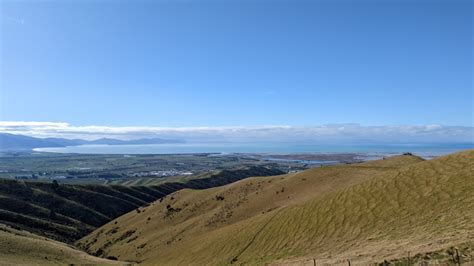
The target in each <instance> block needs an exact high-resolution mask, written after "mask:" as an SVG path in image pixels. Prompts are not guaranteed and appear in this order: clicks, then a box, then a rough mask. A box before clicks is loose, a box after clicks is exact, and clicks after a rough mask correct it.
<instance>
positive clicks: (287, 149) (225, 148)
mask: <svg viewBox="0 0 474 266" xmlns="http://www.w3.org/2000/svg"><path fill="white" fill-rule="evenodd" d="M473 148H474V143H472V144H470V143H453V144H373V145H366V144H354V145H349V144H339V145H330V144H288V143H215V144H202V143H196V144H190V143H185V144H146V145H78V146H66V147H50V148H34V149H32V150H33V151H35V152H52V153H77V154H123V155H126V154H197V153H209V154H212V153H215V154H226V153H229V154H232V153H249V154H298V153H301V154H311V153H363V154H368V153H375V154H387V155H390V154H399V153H404V152H412V153H415V154H417V155H419V156H422V157H426V156H440V155H444V154H448V153H452V152H456V151H461V150H467V149H473Z"/></svg>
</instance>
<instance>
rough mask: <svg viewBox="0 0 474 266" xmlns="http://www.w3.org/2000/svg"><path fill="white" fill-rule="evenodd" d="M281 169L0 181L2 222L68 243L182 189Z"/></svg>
mask: <svg viewBox="0 0 474 266" xmlns="http://www.w3.org/2000/svg"><path fill="white" fill-rule="evenodd" d="M281 173H282V172H281V171H279V170H277V169H268V168H265V167H259V166H252V167H245V168H241V169H234V170H228V171H221V172H219V173H216V174H214V175H211V176H209V177H206V178H200V179H194V180H189V181H187V182H183V183H181V182H168V183H163V184H160V185H156V186H131V187H129V186H120V185H110V186H106V185H62V184H58V183H56V184H54V183H42V182H25V181H16V180H7V179H0V223H3V224H6V225H9V226H11V227H14V228H16V229H22V230H25V231H28V232H32V233H35V234H39V235H42V236H46V237H49V238H52V239H55V240H59V241H62V242H65V243H73V242H74V241H75V240H78V239H79V238H81V237H83V236H85V235H87V234H88V233H90V232H91V231H92V230H94V229H95V228H97V227H99V226H102V225H103V224H105V223H107V222H109V221H111V220H113V219H115V218H117V217H119V216H120V215H122V214H125V213H127V212H129V211H132V210H136V211H137V212H139V209H138V208H140V207H141V206H145V205H147V204H149V203H150V202H153V201H155V200H157V199H159V198H162V197H164V196H166V195H168V194H170V193H173V192H175V191H178V190H181V189H184V188H193V189H205V188H210V187H216V186H222V185H225V184H229V183H232V182H235V181H237V180H241V179H244V178H247V177H249V176H264V175H276V174H281Z"/></svg>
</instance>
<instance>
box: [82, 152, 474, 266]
mask: <svg viewBox="0 0 474 266" xmlns="http://www.w3.org/2000/svg"><path fill="white" fill-rule="evenodd" d="M473 167H474V150H468V151H464V152H459V153H456V154H452V155H448V156H443V157H439V158H436V159H433V160H429V161H424V160H422V159H420V158H418V157H415V156H411V155H403V156H396V157H391V158H387V159H384V160H379V161H372V162H366V163H360V164H351V165H338V166H326V167H321V168H313V169H310V170H307V171H304V172H300V173H294V174H287V175H280V176H272V177H255V178H247V179H245V180H241V181H239V182H236V183H233V184H230V185H226V186H223V187H216V188H211V189H206V190H191V189H184V190H180V191H177V192H174V193H172V194H170V195H168V196H166V197H165V198H164V199H162V200H160V201H155V202H153V203H152V204H150V205H149V206H147V207H145V208H142V209H141V211H140V212H139V213H138V212H129V213H127V214H125V215H123V216H121V217H119V218H117V219H115V220H114V221H111V222H109V223H107V224H106V225H104V226H102V227H100V228H98V229H97V230H95V231H94V232H93V233H91V234H89V235H87V236H86V237H84V238H83V239H81V240H79V241H78V242H77V243H76V244H77V245H78V246H79V247H81V248H83V249H84V250H86V251H87V252H89V253H91V254H96V255H100V256H103V257H106V256H114V257H117V258H118V259H120V260H125V261H134V262H139V263H143V264H145V265H152V264H155V265H156V264H160V265H163V264H165V265H177V264H181V265H205V264H218V265H220V264H233V263H236V264H267V263H270V264H272V263H274V264H275V263H276V264H308V265H313V263H317V264H318V265H320V264H324V263H329V264H338V263H341V264H346V265H347V260H350V261H351V262H353V263H356V264H357V263H359V264H368V263H379V262H383V261H384V260H391V261H393V262H403V263H406V262H410V263H414V262H417V261H418V262H420V261H422V260H438V261H443V260H444V261H447V260H451V259H452V258H454V255H453V254H454V253H453V252H454V250H455V248H454V246H456V247H457V248H458V253H456V254H457V255H459V260H462V261H470V260H471V258H472V248H473V239H474V174H473V173H474V169H473ZM407 260H409V261H407Z"/></svg>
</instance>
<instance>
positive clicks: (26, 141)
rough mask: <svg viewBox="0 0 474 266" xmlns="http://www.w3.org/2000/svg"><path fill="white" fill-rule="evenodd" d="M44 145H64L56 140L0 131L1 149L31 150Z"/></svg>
mask: <svg viewBox="0 0 474 266" xmlns="http://www.w3.org/2000/svg"><path fill="white" fill-rule="evenodd" d="M44 147H64V146H63V145H61V144H58V143H56V142H53V141H50V140H47V139H40V138H33V137H28V136H23V135H14V134H8V133H0V150H30V149H33V148H44Z"/></svg>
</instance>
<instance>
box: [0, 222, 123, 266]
mask: <svg viewBox="0 0 474 266" xmlns="http://www.w3.org/2000/svg"><path fill="white" fill-rule="evenodd" d="M0 247H2V248H0V265H65V264H69V265H73V264H81V265H86V264H87V265H126V263H123V262H117V261H114V260H107V259H102V258H97V257H94V256H91V255H89V254H87V253H85V252H83V251H80V250H77V249H75V248H74V247H71V246H68V245H66V244H64V243H61V242H58V241H54V240H51V239H48V238H46V237H40V236H37V235H34V234H31V233H28V232H25V231H20V230H15V229H13V228H10V227H8V226H5V225H1V224H0Z"/></svg>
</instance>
